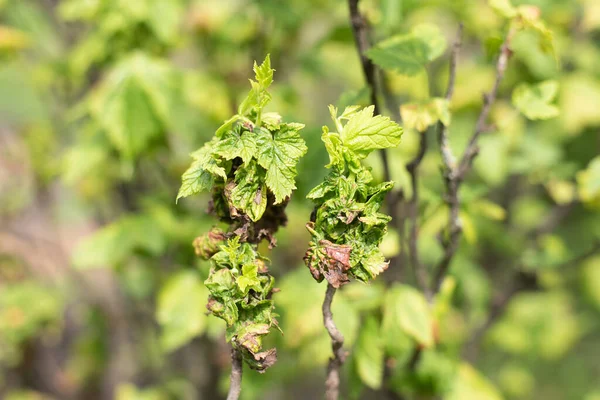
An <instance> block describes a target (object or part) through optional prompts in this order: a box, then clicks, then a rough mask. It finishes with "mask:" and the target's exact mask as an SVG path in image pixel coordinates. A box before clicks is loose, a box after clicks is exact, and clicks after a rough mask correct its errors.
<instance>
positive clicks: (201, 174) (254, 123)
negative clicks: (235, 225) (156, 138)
mask: <svg viewBox="0 0 600 400" xmlns="http://www.w3.org/2000/svg"><path fill="white" fill-rule="evenodd" d="M254 72H255V78H256V81H253V80H251V81H250V82H251V84H252V89H251V90H250V92H249V93H248V96H247V97H246V99H245V100H244V101H243V102H242V104H241V105H240V107H239V110H238V114H237V115H235V116H233V117H232V118H231V119H229V120H228V121H227V122H225V123H224V124H223V125H222V126H221V127H220V128H219V129H218V130H217V132H216V133H215V138H214V139H213V140H212V141H210V142H208V143H206V144H205V145H204V147H202V148H201V149H199V150H198V151H196V152H195V153H193V154H192V157H193V158H194V162H193V163H192V165H191V166H190V168H189V169H188V170H187V171H186V172H185V173H184V174H183V176H182V185H181V188H180V189H179V193H178V195H177V199H180V198H182V197H187V196H190V195H192V194H196V193H199V192H201V191H208V190H211V189H213V186H216V187H217V190H216V193H215V194H213V197H214V198H218V197H223V196H224V197H226V198H227V202H228V209H220V210H217V214H218V215H219V216H220V217H221V218H236V217H237V215H238V213H242V214H246V215H247V216H248V217H249V218H250V219H251V220H252V221H254V222H257V221H258V220H260V219H261V217H262V216H263V214H264V212H265V210H266V209H267V203H270V204H272V205H276V204H281V203H283V202H284V201H286V200H287V199H288V198H289V196H290V195H291V194H292V191H293V190H294V189H295V188H296V185H295V182H294V178H295V176H296V173H297V172H296V164H297V163H298V160H299V159H300V157H302V156H303V155H304V154H305V153H306V144H305V143H304V140H302V138H301V137H300V135H299V133H298V132H299V131H300V129H302V128H303V127H304V125H302V124H298V123H283V122H282V121H281V117H280V116H279V115H278V114H276V113H268V114H265V115H264V116H263V114H262V111H263V107H264V106H265V105H267V104H268V102H269V101H270V100H271V95H270V94H269V92H268V91H267V88H268V87H269V86H270V85H271V82H272V81H273V70H272V69H271V62H270V58H269V57H268V56H267V58H266V59H265V61H264V62H263V63H262V64H261V65H260V66H257V65H256V63H255V65H254ZM236 160H240V161H241V165H238V164H239V163H238V162H237V161H236ZM225 192H229V193H231V195H230V196H227V195H225V194H224V193H225ZM268 193H271V194H272V195H273V197H274V199H273V200H271V201H268Z"/></svg>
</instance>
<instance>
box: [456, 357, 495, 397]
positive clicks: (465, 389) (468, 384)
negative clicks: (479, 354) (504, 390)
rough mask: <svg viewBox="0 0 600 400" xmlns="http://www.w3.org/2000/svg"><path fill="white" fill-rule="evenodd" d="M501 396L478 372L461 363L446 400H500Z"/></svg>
mask: <svg viewBox="0 0 600 400" xmlns="http://www.w3.org/2000/svg"><path fill="white" fill-rule="evenodd" d="M502 398H503V397H502V395H501V394H500V392H499V391H498V389H497V388H495V387H494V385H492V383H491V382H489V381H488V380H487V379H486V378H485V377H484V376H483V375H481V373H480V372H478V371H477V370H476V369H474V368H473V367H472V366H471V365H469V364H467V363H463V364H462V365H461V366H460V367H459V369H458V376H457V378H456V382H454V385H453V387H452V390H451V392H450V394H449V395H448V396H447V397H446V400H502Z"/></svg>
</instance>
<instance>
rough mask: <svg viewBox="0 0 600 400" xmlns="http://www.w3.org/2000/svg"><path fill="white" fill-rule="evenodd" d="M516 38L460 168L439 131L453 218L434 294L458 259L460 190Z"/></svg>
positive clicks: (443, 130) (505, 51) (505, 46)
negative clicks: (454, 258) (456, 254)
mask: <svg viewBox="0 0 600 400" xmlns="http://www.w3.org/2000/svg"><path fill="white" fill-rule="evenodd" d="M513 35H514V31H513V30H512V29H511V30H509V32H508V34H507V36H506V39H505V40H504V42H503V43H502V46H501V47H500V55H499V56H498V60H497V62H496V78H495V80H494V86H493V87H492V90H491V91H490V92H489V93H487V94H485V95H484V96H483V107H482V109H481V112H480V114H479V117H478V118H477V123H476V125H475V131H474V132H473V135H472V136H471V138H470V140H469V143H468V145H467V148H466V149H465V151H464V153H463V155H462V157H461V159H460V162H459V164H458V165H456V161H455V159H454V156H453V154H452V151H451V149H450V145H449V143H448V127H447V126H445V125H444V124H442V123H440V124H439V126H438V128H439V130H438V132H439V136H438V138H439V142H440V151H441V153H442V162H443V165H444V180H445V183H446V201H447V202H448V205H449V207H450V215H449V222H448V237H447V238H446V239H445V240H444V241H443V246H444V255H443V256H442V260H441V261H440V263H439V265H438V266H437V269H436V274H435V278H434V282H433V287H434V292H437V291H438V290H439V288H440V287H441V285H442V282H443V280H444V277H445V276H446V274H447V272H448V269H449V268H450V264H451V262H452V259H453V257H454V254H455V253H456V251H457V250H458V245H459V242H460V238H461V233H462V228H461V225H460V218H459V213H460V197H459V189H460V185H461V183H462V181H463V180H464V178H465V176H466V174H467V173H468V172H469V170H470V169H471V166H472V164H473V159H474V158H475V156H477V153H478V152H479V147H478V145H477V143H478V140H479V137H480V136H481V134H482V133H483V132H484V131H485V130H486V126H487V125H486V124H487V119H488V116H489V114H490V110H491V108H492V105H493V104H494V102H495V101H496V98H497V96H498V90H499V89H500V82H502V78H503V77H504V73H505V72H506V67H507V65H508V59H509V58H510V56H511V54H512V53H511V50H510V41H511V39H512V37H513ZM461 37H462V27H461V28H459V31H458V37H457V39H456V41H455V43H454V46H453V50H452V57H451V58H450V78H449V80H448V90H447V92H446V99H447V100H450V99H451V98H452V94H453V92H454V83H455V79H456V65H457V60H458V53H459V50H460V46H461Z"/></svg>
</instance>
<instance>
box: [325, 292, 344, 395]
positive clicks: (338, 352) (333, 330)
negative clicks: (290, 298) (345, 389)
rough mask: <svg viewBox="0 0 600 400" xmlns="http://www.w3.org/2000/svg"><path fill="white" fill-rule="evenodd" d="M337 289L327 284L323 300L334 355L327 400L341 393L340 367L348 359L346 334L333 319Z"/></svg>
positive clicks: (326, 384)
mask: <svg viewBox="0 0 600 400" xmlns="http://www.w3.org/2000/svg"><path fill="white" fill-rule="evenodd" d="M335 292H336V289H335V288H334V287H333V286H331V284H327V292H325V300H324V301H323V324H324V325H325V329H327V333H329V337H330V338H331V349H332V350H333V357H331V358H330V359H329V365H328V366H327V380H326V381H325V387H326V391H325V398H326V399H327V400H337V399H338V397H339V394H340V368H341V367H342V364H344V361H345V360H346V352H345V351H344V349H343V346H344V336H343V335H342V333H341V332H340V331H339V330H338V328H337V326H336V325H335V322H334V321H333V313H332V312H331V302H332V301H333V296H334V295H335Z"/></svg>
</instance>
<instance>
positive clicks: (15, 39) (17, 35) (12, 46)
mask: <svg viewBox="0 0 600 400" xmlns="http://www.w3.org/2000/svg"><path fill="white" fill-rule="evenodd" d="M28 45H29V37H28V36H27V35H26V34H25V33H23V32H21V31H20V30H18V29H13V28H10V27H8V26H2V25H0V52H13V51H18V50H22V49H24V48H26V47H28Z"/></svg>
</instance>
